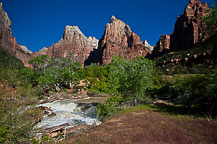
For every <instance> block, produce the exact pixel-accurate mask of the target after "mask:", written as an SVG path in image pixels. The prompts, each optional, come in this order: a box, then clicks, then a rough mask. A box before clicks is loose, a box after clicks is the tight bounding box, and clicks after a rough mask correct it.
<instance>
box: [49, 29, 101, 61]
mask: <svg viewBox="0 0 217 144" xmlns="http://www.w3.org/2000/svg"><path fill="white" fill-rule="evenodd" d="M97 47H98V40H97V39H96V38H95V37H88V38H87V37H86V36H85V35H84V34H83V33H82V32H81V31H80V29H79V28H78V27H77V26H66V28H65V31H64V35H63V37H62V39H61V40H60V41H59V42H58V43H56V44H54V45H52V46H51V47H49V48H48V50H47V51H46V54H47V55H48V56H50V57H51V58H59V57H67V56H69V53H70V52H73V53H74V57H75V58H76V60H77V61H78V62H80V63H81V64H84V61H85V60H86V59H87V58H88V56H89V55H90V53H91V51H93V50H94V49H96V48H97Z"/></svg>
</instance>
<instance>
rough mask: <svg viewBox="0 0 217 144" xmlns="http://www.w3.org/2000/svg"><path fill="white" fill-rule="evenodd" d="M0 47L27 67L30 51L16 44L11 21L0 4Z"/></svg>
mask: <svg viewBox="0 0 217 144" xmlns="http://www.w3.org/2000/svg"><path fill="white" fill-rule="evenodd" d="M0 45H1V48H2V49H3V50H5V51H7V52H8V53H9V54H11V55H12V56H15V57H17V58H18V59H20V60H21V61H22V62H23V64H24V66H26V67H29V65H28V61H29V60H30V59H31V58H32V56H31V53H32V52H31V51H30V50H28V48H27V47H25V46H23V45H19V44H17V41H16V38H13V36H12V31H11V21H10V19H9V17H8V15H7V13H6V12H5V11H4V10H3V8H2V3H0Z"/></svg>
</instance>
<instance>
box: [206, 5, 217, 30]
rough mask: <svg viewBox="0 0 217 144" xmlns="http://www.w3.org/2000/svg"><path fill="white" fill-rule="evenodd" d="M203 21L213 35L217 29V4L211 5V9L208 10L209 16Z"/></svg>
mask: <svg viewBox="0 0 217 144" xmlns="http://www.w3.org/2000/svg"><path fill="white" fill-rule="evenodd" d="M203 21H204V22H205V23H206V25H207V32H208V34H213V32H215V31H216V28H217V4H216V3H214V4H213V5H211V8H210V9H208V10H207V14H206V15H205V16H204V17H203Z"/></svg>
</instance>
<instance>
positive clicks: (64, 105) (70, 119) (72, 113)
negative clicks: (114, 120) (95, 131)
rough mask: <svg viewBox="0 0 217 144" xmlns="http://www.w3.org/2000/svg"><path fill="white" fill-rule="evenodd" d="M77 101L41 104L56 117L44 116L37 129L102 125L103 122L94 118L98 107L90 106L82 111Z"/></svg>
mask: <svg viewBox="0 0 217 144" xmlns="http://www.w3.org/2000/svg"><path fill="white" fill-rule="evenodd" d="M75 102H76V100H57V101H54V102H50V103H44V104H40V105H38V106H42V107H47V108H50V109H51V110H52V111H47V113H49V114H51V113H52V112H53V113H55V114H56V115H55V116H52V117H51V116H49V114H47V115H45V116H43V120H42V121H41V122H40V123H38V124H37V126H36V128H42V129H47V128H53V127H57V126H61V125H64V124H67V125H68V127H75V126H79V125H100V124H101V122H100V121H99V120H98V119H97V118H96V117H95V116H94V113H95V111H96V107H94V106H90V107H88V108H86V109H82V108H81V107H80V106H78V104H76V103H75Z"/></svg>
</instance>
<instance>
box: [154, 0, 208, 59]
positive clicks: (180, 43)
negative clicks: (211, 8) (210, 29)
mask: <svg viewBox="0 0 217 144" xmlns="http://www.w3.org/2000/svg"><path fill="white" fill-rule="evenodd" d="M207 8H208V5H207V3H204V4H202V3H201V2H200V0H190V1H189V3H188V4H187V6H186V8H185V10H184V14H182V15H180V16H178V18H177V20H176V23H175V28H174V32H173V33H172V34H170V35H165V34H164V35H162V36H161V37H160V39H159V41H158V42H157V45H156V47H155V48H154V50H153V52H152V55H151V57H152V58H154V57H157V56H161V55H163V54H164V53H167V52H171V51H179V50H186V49H189V48H192V46H193V45H194V44H196V43H198V42H200V41H202V39H203V32H204V29H205V25H204V24H203V23H202V17H203V16H204V15H205V11H206V9H207Z"/></svg>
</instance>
